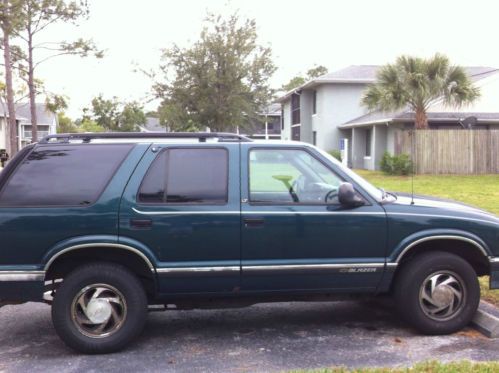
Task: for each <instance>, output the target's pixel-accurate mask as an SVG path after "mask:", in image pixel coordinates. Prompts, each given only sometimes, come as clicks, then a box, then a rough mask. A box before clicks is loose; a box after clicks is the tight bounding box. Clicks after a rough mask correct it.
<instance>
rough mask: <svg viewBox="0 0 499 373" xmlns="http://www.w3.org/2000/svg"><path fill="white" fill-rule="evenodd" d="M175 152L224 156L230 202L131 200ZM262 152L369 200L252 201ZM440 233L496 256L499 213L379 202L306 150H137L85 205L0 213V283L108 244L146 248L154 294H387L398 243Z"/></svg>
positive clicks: (22, 293)
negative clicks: (354, 203) (321, 169)
mask: <svg viewBox="0 0 499 373" xmlns="http://www.w3.org/2000/svg"><path fill="white" fill-rule="evenodd" d="M82 146H85V145H82ZM183 146H185V147H199V146H205V147H217V148H225V149H227V151H228V154H229V183H228V202H227V203H226V204H221V205H196V204H190V205H189V204H186V205H180V204H178V205H171V204H168V205H166V204H156V205H155V204H150V203H149V204H140V203H137V200H136V196H137V192H138V189H139V187H140V184H141V182H142V180H143V178H144V175H145V174H146V172H147V170H148V169H149V166H150V165H151V162H152V161H153V160H154V159H155V157H156V156H157V155H158V154H159V152H160V151H161V149H162V148H165V147H183ZM269 146H272V147H290V146H292V147H294V148H303V149H305V150H306V151H307V152H309V153H310V154H312V155H313V156H314V157H316V158H318V159H320V160H321V161H322V162H323V163H324V164H325V165H327V166H328V167H329V168H331V170H333V171H334V172H336V173H337V174H338V175H339V176H340V177H341V178H342V179H343V180H344V181H347V182H351V183H352V184H353V185H354V187H355V188H356V191H357V192H358V193H359V194H360V195H362V196H363V198H364V199H365V201H366V204H365V205H364V206H361V207H355V208H346V207H344V206H340V205H326V204H323V205H286V204H283V205H279V204H274V205H265V204H252V203H250V202H249V198H248V184H249V180H248V164H249V161H248V152H249V150H250V149H251V148H254V147H269ZM134 219H135V220H137V219H138V220H150V222H151V224H150V227H149V226H146V227H133V226H132V225H131V224H130V222H131V221H132V220H134ZM248 219H249V220H248ZM248 222H249V223H248ZM255 222H256V223H257V224H255ZM438 237H454V238H456V239H464V240H467V242H473V243H474V245H475V246H474V247H475V250H480V251H483V255H485V256H487V257H498V256H499V218H497V217H496V216H494V215H491V214H488V213H486V212H483V211H480V210H478V209H476V208H473V207H469V206H465V205H462V204H458V203H455V202H452V201H443V200H438V199H434V198H425V197H416V198H415V199H414V201H412V199H411V198H410V197H408V196H404V195H399V196H398V197H397V200H396V201H394V202H391V203H380V201H377V200H375V198H374V197H373V196H371V195H369V194H368V193H367V192H366V191H365V190H363V189H362V187H361V186H360V185H358V184H357V183H356V182H355V180H352V179H351V178H350V177H349V175H348V174H347V173H346V172H344V171H343V170H342V168H341V167H340V166H339V165H338V164H336V163H334V162H333V161H330V160H329V159H326V158H325V157H324V156H323V155H322V154H321V153H319V152H318V151H317V150H315V148H313V147H311V146H306V145H303V144H297V145H289V144H285V143H282V144H281V143H272V145H269V144H268V143H262V142H255V143H253V142H249V143H238V142H226V143H225V142H218V143H217V142H214V143H198V144H194V143H189V144H182V143H175V144H150V143H149V144H148V143H143V144H136V145H135V146H134V148H133V149H132V150H131V152H130V153H129V155H128V156H127V158H126V159H125V161H124V162H123V163H122V164H121V166H120V167H119V169H118V170H117V172H116V173H115V175H114V177H113V178H112V180H111V181H110V183H109V184H108V185H107V187H106V188H105V190H104V191H103V192H102V194H101V196H100V198H99V199H98V200H97V201H96V202H95V203H94V204H93V205H91V206H87V207H40V208H13V207H9V208H0V276H1V275H2V273H7V272H8V271H21V272H26V273H30V272H36V271H43V270H44V269H45V268H46V266H47V263H50V261H51V259H52V258H54V257H55V256H57V255H58V254H59V253H61V252H64V251H66V250H68V249H71V248H73V247H81V245H94V244H95V245H98V244H115V246H116V250H117V251H119V250H120V248H129V249H131V250H132V251H135V252H138V253H142V258H145V260H146V261H147V262H148V263H150V264H151V266H152V267H153V269H152V270H153V271H154V272H155V274H154V278H155V280H156V281H157V286H156V288H157V289H158V294H156V295H157V297H158V298H161V297H164V298H171V297H175V296H184V295H187V296H191V295H192V296H194V295H231V296H238V295H244V294H253V295H254V294H262V295H263V294H268V293H279V292H280V293H289V292H300V293H307V292H310V293H312V292H313V293H316V292H324V293H326V292H334V291H338V292H340V291H349V292H354V291H367V292H376V291H378V292H379V291H386V290H388V289H389V287H390V284H391V281H392V275H393V271H394V269H395V267H396V265H395V264H396V262H397V261H398V260H399V259H400V255H403V254H404V253H405V251H404V250H405V249H406V248H408V247H410V246H411V245H412V244H414V243H417V242H419V241H421V240H425V239H430V238H438ZM113 247H114V246H113ZM387 264H388V265H387ZM498 266H499V264H498V263H497V262H494V264H491V266H490V270H491V284H492V286H493V287H498V286H499V267H498ZM42 285H43V279H42V280H36V281H34V280H33V281H25V282H24V283H20V282H13V281H12V282H9V281H3V282H2V283H1V286H0V300H1V299H5V298H6V297H8V298H9V299H13V300H40V299H41V289H42ZM12 289H17V290H12Z"/></svg>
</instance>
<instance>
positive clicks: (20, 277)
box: [0, 271, 45, 282]
mask: <svg viewBox="0 0 499 373" xmlns="http://www.w3.org/2000/svg"><path fill="white" fill-rule="evenodd" d="M44 280H45V271H0V282H4V281H13V282H14V281H44Z"/></svg>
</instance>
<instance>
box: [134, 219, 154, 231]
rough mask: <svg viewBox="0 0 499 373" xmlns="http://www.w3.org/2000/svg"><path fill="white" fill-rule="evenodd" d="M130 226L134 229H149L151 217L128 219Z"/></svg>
mask: <svg viewBox="0 0 499 373" xmlns="http://www.w3.org/2000/svg"><path fill="white" fill-rule="evenodd" d="M130 226H131V227H132V228H136V229H150V228H151V227H152V220H151V219H130Z"/></svg>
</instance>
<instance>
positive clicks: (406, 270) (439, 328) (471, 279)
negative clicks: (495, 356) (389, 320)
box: [395, 252, 480, 334]
mask: <svg viewBox="0 0 499 373" xmlns="http://www.w3.org/2000/svg"><path fill="white" fill-rule="evenodd" d="M400 270H401V272H400V275H399V276H397V278H396V283H395V298H396V303H397V308H398V310H399V312H400V314H401V316H402V317H403V318H404V319H405V320H406V321H407V322H408V323H410V324H411V325H412V326H414V327H415V328H416V329H418V330H419V331H421V332H423V333H425V334H450V333H454V332H456V331H458V330H460V329H462V328H463V327H465V326H466V325H467V324H469V322H470V321H471V319H472V318H473V316H474V315H475V312H476V310H477V308H478V304H479V302H480V285H479V283H478V278H477V274H476V272H475V270H474V269H473V267H471V265H470V264H469V263H468V262H466V261H465V260H464V259H462V258H461V257H458V256H456V255H453V254H450V253H447V252H433V253H425V254H421V255H419V256H416V257H415V258H413V259H412V260H411V261H410V262H408V263H406V264H405V265H404V266H403V267H402V268H401V269H400Z"/></svg>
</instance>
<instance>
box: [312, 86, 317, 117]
mask: <svg viewBox="0 0 499 373" xmlns="http://www.w3.org/2000/svg"><path fill="white" fill-rule="evenodd" d="M312 114H317V91H313V92H312Z"/></svg>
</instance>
